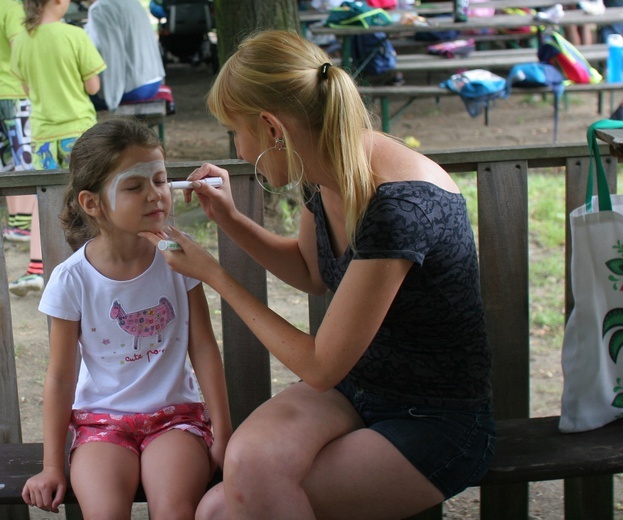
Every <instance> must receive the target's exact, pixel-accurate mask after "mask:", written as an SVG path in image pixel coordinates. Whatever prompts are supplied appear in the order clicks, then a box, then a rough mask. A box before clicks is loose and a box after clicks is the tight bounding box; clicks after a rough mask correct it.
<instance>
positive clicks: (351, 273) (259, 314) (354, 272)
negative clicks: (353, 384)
mask: <svg viewBox="0 0 623 520" xmlns="http://www.w3.org/2000/svg"><path fill="white" fill-rule="evenodd" d="M174 233H175V235H174V236H173V239H174V240H177V241H178V242H179V243H180V244H181V246H182V247H183V250H184V251H183V253H182V252H179V251H176V252H171V251H163V254H164V256H165V258H166V261H167V263H168V264H169V265H170V266H171V267H172V268H173V269H174V270H175V271H178V272H183V273H185V274H188V275H189V276H193V277H195V278H198V279H200V280H203V281H204V282H205V283H207V284H208V285H210V286H211V287H212V288H213V289H214V290H215V291H216V292H218V293H219V294H220V295H221V296H222V297H223V298H224V299H225V300H226V301H227V303H228V304H229V305H230V306H231V307H232V308H233V310H234V311H235V312H236V314H238V316H240V318H241V319H242V320H243V321H244V322H245V324H246V325H247V326H248V327H249V328H250V329H251V330H252V331H253V333H254V334H255V335H256V336H257V337H258V339H259V340H260V341H261V342H262V344H264V346H265V347H266V348H267V349H268V350H270V352H271V353H272V354H273V355H274V356H275V357H276V358H277V359H279V360H280V361H281V362H282V363H283V364H284V365H285V366H287V367H288V368H289V369H290V370H292V372H294V373H295V374H296V375H298V376H299V377H300V378H301V379H303V380H304V381H305V382H307V383H308V384H309V385H310V386H312V387H313V388H315V389H317V390H318V391H325V390H328V389H329V388H332V387H333V386H335V385H336V384H337V383H338V382H339V381H341V380H342V379H343V378H344V376H345V375H346V374H347V373H348V372H349V371H350V370H351V368H352V367H353V366H354V365H355V363H356V362H357V361H358V360H359V358H360V357H361V356H362V354H363V353H364V351H365V350H366V348H368V346H369V345H370V343H371V341H372V339H373V338H374V336H375V334H376V333H377V331H378V329H379V327H380V326H381V323H382V321H383V319H384V318H385V315H386V314H387V310H388V309H389V307H390V305H391V303H392V302H393V300H394V297H395V296H396V293H397V292H398V289H399V288H400V285H401V284H402V281H403V280H404V278H405V276H406V275H407V272H408V271H409V269H410V268H411V266H412V262H410V261H408V260H402V259H379V260H353V261H352V262H351V263H350V266H349V267H348V270H347V272H346V274H345V276H344V279H343V280H342V282H341V284H340V286H339V288H338V290H337V291H336V293H335V295H334V296H333V299H332V301H331V304H330V306H329V308H328V309H327V312H326V314H325V317H324V319H323V321H322V323H321V325H320V327H319V329H318V332H317V334H316V336H315V337H314V336H311V335H309V334H307V333H305V332H302V331H300V330H299V329H297V328H296V327H294V326H293V325H291V324H290V323H288V322H287V321H286V320H284V319H283V318H282V317H281V316H279V315H278V314H276V313H275V312H274V311H272V310H271V309H270V308H269V307H268V306H266V305H265V304H264V303H263V302H261V301H260V300H259V299H257V298H256V297H255V296H253V295H252V294H251V293H250V292H249V291H247V290H246V289H245V288H244V287H243V286H242V285H240V283H238V281H237V280H236V279H235V278H234V277H233V276H231V275H230V274H229V273H228V272H227V271H226V270H225V269H224V268H223V267H221V266H220V265H219V263H218V262H217V261H216V260H215V259H214V257H212V255H210V254H209V253H207V252H206V251H204V250H203V249H202V248H201V247H200V246H198V245H197V244H195V243H194V242H192V240H190V239H189V238H188V237H185V236H180V235H181V234H180V233H179V232H174ZM145 236H148V235H147V234H145ZM148 238H149V239H150V240H152V242H154V243H157V240H158V237H157V236H156V235H149V236H148Z"/></svg>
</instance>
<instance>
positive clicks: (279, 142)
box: [255, 136, 304, 195]
mask: <svg viewBox="0 0 623 520" xmlns="http://www.w3.org/2000/svg"><path fill="white" fill-rule="evenodd" d="M285 147H286V140H285V138H284V137H283V136H281V137H277V139H275V146H271V147H270V148H267V149H266V150H264V151H263V152H262V153H261V154H260V155H258V157H257V159H256V160H255V180H256V181H257V183H258V184H259V185H260V186H261V187H262V189H263V190H264V191H266V192H268V193H273V194H274V195H280V194H281V193H284V192H286V191H290V190H293V189H295V188H296V187H297V186H298V185H299V184H300V183H301V180H302V179H303V168H304V166H303V159H301V156H300V155H299V153H298V152H297V151H296V150H292V153H294V155H296V158H297V159H298V161H299V165H300V167H301V173H300V175H299V176H298V178H297V179H296V180H295V181H292V182H289V183H288V184H286V185H285V186H283V187H281V188H275V187H273V186H271V185H270V184H268V182H266V181H265V180H262V179H261V178H260V175H262V174H260V172H259V171H258V170H257V167H258V165H259V164H260V159H261V158H262V157H263V156H264V155H265V154H266V153H267V152H270V151H271V150H277V151H281V150H285ZM262 177H263V175H262Z"/></svg>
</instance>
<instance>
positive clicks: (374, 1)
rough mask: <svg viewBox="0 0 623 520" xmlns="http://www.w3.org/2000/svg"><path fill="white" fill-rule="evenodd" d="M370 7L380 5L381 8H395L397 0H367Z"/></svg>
mask: <svg viewBox="0 0 623 520" xmlns="http://www.w3.org/2000/svg"><path fill="white" fill-rule="evenodd" d="M366 3H367V4H368V5H369V6H370V7H378V8H381V9H395V8H396V0H366Z"/></svg>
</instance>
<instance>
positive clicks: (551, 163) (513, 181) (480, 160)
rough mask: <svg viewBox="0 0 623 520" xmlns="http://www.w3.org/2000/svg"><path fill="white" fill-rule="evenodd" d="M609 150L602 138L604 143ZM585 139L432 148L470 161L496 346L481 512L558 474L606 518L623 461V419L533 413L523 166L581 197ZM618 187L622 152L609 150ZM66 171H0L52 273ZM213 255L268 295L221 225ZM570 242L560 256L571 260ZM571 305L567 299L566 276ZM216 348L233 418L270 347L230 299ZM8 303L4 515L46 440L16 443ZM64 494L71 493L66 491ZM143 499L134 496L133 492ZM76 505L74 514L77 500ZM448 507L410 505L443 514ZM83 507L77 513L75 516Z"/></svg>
mask: <svg viewBox="0 0 623 520" xmlns="http://www.w3.org/2000/svg"><path fill="white" fill-rule="evenodd" d="M602 153H603V155H604V156H607V155H608V148H607V146H606V145H603V146H602ZM587 154H588V148H587V146H586V145H585V144H582V145H559V146H551V145H543V146H531V147H512V148H505V149H478V150H469V151H464V150H457V151H448V152H436V153H430V154H428V155H429V157H431V158H432V159H433V160H435V161H437V162H438V163H440V164H441V165H443V166H444V167H445V168H446V169H447V170H448V171H449V172H452V173H457V174H459V173H461V172H472V171H475V172H477V192H478V208H477V212H478V244H479V259H480V269H481V287H482V295H483V300H484V304H485V312H486V319H487V323H488V327H489V334H490V340H491V345H492V349H493V356H494V371H493V387H494V399H495V409H496V419H497V422H498V431H499V441H498V447H497V454H496V456H495V458H494V461H493V464H492V467H491V469H490V471H489V473H488V474H487V476H486V477H485V479H484V481H483V483H482V485H481V486H480V496H481V500H480V503H481V518H482V519H484V520H501V519H502V520H520V519H521V520H527V518H528V505H529V487H528V482H531V481H539V480H552V479H553V480H560V479H566V480H565V489H566V492H565V504H566V505H565V510H566V518H567V519H571V520H573V519H590V520H606V519H608V520H610V519H612V518H613V509H614V505H613V477H612V475H613V474H616V473H621V472H623V449H621V443H622V441H621V439H622V438H623V421H619V422H617V423H613V424H611V425H608V426H606V427H604V428H601V429H598V430H595V431H592V432H587V433H578V434H567V435H563V434H561V433H559V432H558V430H557V421H558V418H557V417H550V418H530V417H529V415H530V407H529V399H530V376H529V374H530V371H529V366H530V320H529V315H528V309H529V299H530V292H529V283H528V270H529V263H530V261H529V255H528V242H529V231H530V230H529V226H528V202H529V201H528V195H527V193H528V190H527V183H528V172H529V171H530V170H531V169H532V168H547V167H552V168H556V169H557V170H556V171H558V173H557V174H558V175H560V180H561V182H566V187H567V194H566V213H567V214H568V213H569V211H570V210H571V209H572V208H575V207H577V206H579V205H580V204H581V203H582V202H583V200H582V199H583V193H584V189H585V183H586V173H587V171H588V157H587ZM214 162H215V163H217V164H219V165H221V166H224V167H227V168H228V169H229V171H230V172H231V174H232V191H233V195H234V198H235V200H236V203H237V205H238V207H239V209H240V210H241V211H242V212H244V213H245V214H247V215H249V216H250V217H251V218H252V219H253V220H255V221H257V222H259V223H262V222H263V198H262V197H263V193H262V190H261V188H260V187H259V186H258V185H257V183H256V182H254V180H253V167H252V166H250V165H248V164H246V163H243V162H241V161H235V160H231V161H214ZM169 166H170V167H169V171H170V174H171V176H172V177H173V178H185V177H186V176H187V175H188V174H189V173H190V172H191V171H192V170H193V169H194V168H195V167H196V166H197V163H179V164H175V163H173V164H170V165H169ZM606 170H607V172H608V175H609V180H610V182H611V185H612V187H613V189H614V185H615V182H616V170H617V163H616V161H615V160H613V159H611V158H609V157H608V158H607V159H606ZM66 182H67V177H66V174H65V173H63V172H46V174H45V175H40V174H37V173H36V172H11V173H8V174H6V175H3V176H0V195H7V194H12V195H13V194H25V193H33V192H34V191H35V187H36V193H37V194H38V197H39V210H40V214H41V225H42V242H43V251H44V263H45V265H46V269H47V272H49V270H50V269H51V268H52V267H53V266H55V265H57V264H58V262H60V261H62V260H63V259H64V258H65V257H66V256H67V254H69V251H68V248H67V246H66V245H65V243H64V241H63V238H62V232H61V230H60V226H59V223H58V219H57V214H58V208H59V207H60V205H61V201H62V194H63V190H64V186H65V184H66ZM218 241H219V244H218V247H219V259H220V261H221V262H222V263H223V264H224V265H225V266H227V269H228V270H229V271H230V272H231V273H232V274H233V275H234V276H235V277H236V278H237V279H238V280H240V281H241V283H242V284H244V285H245V286H246V287H247V288H249V290H251V291H252V292H253V294H255V295H256V296H257V297H258V298H260V299H261V300H263V301H267V280H266V273H265V271H264V270H263V269H262V268H261V267H259V266H258V265H257V264H256V263H255V262H253V261H252V260H251V259H250V258H249V257H248V256H247V255H246V254H244V253H242V252H241V251H240V249H239V248H238V247H237V246H236V245H235V244H233V243H232V242H231V240H229V239H228V238H227V237H226V236H225V235H224V234H222V233H219V237H218ZM568 251H569V248H567V255H566V257H565V258H562V257H561V258H560V262H565V265H566V266H567V269H568V265H569V256H568ZM0 273H2V274H1V275H0V301H2V302H10V299H9V293H8V284H7V279H6V278H7V277H6V261H5V257H4V252H3V249H2V248H0ZM566 286H567V291H566V312H567V313H568V312H569V311H570V309H571V307H572V298H571V292H570V289H569V281H568V280H567V281H566ZM309 302H310V305H309V314H310V330H311V331H312V332H313V331H315V330H316V327H317V324H318V323H319V321H320V319H321V317H322V315H323V311H324V308H325V306H326V302H327V299H326V298H318V297H312V298H310V299H309ZM221 319H222V325H223V338H224V339H223V351H224V363H225V370H226V376H227V381H228V387H229V395H230V400H231V409H232V416H233V420H234V424H235V425H237V424H240V422H241V421H242V420H243V419H244V418H245V417H246V416H247V415H248V414H249V413H250V412H251V411H252V410H254V409H255V408H256V407H257V406H258V405H259V404H261V403H262V402H264V401H265V400H266V399H269V398H270V395H271V377H270V362H269V355H268V353H267V351H266V350H265V349H264V348H263V347H262V346H261V345H260V344H259V343H258V341H257V340H256V339H255V337H254V336H253V335H252V334H251V333H250V332H249V331H248V329H247V328H246V327H245V326H244V325H243V324H242V323H241V321H240V320H239V318H238V317H237V316H236V315H235V314H234V313H233V312H232V310H231V309H230V308H229V307H228V306H227V305H226V304H223V305H222V314H221ZM16 381H17V378H16V373H15V359H14V344H13V338H12V332H11V315H10V308H9V305H5V304H4V303H3V304H2V306H0V444H2V443H3V444H4V446H2V448H1V449H0V518H3V519H6V520H15V519H20V520H21V519H23V518H27V516H24V515H25V514H27V508H26V507H25V506H21V505H19V504H20V503H21V499H20V496H19V493H20V491H21V487H22V486H23V483H24V481H25V480H26V478H27V477H28V476H30V475H31V474H33V473H36V472H37V471H38V469H39V468H40V465H41V445H40V444H27V445H21V444H20V443H21V440H22V437H21V433H20V420H19V401H18V389H17V383H16ZM68 498H71V494H70V495H68ZM137 499H141V497H137ZM68 512H69V513H70V514H71V515H77V514H79V513H78V512H76V510H75V507H74V508H71V507H70V508H69V511H68ZM442 512H443V506H438V507H435V508H432V509H431V510H429V511H426V512H424V513H422V514H420V515H418V516H417V518H418V520H424V519H425V520H433V519H435V520H440V519H441V518H442ZM72 518H79V516H72Z"/></svg>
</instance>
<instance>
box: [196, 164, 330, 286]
mask: <svg viewBox="0 0 623 520" xmlns="http://www.w3.org/2000/svg"><path fill="white" fill-rule="evenodd" d="M207 176H218V177H221V178H222V179H223V185H222V186H221V187H220V188H213V187H211V186H206V185H203V184H202V185H198V187H197V188H196V189H195V190H194V191H195V193H196V194H197V198H198V199H199V202H200V204H201V206H202V208H203V211H204V212H205V214H206V215H207V217H208V218H209V219H210V220H213V221H214V222H216V223H217V224H218V226H219V227H220V228H221V230H222V231H224V232H225V233H226V234H227V235H228V236H229V237H230V238H231V239H232V240H233V241H234V242H236V244H238V245H239V246H240V247H241V248H242V249H243V250H244V251H246V252H247V253H248V254H249V255H250V256H251V257H252V258H253V259H254V260H255V261H256V262H257V263H258V264H260V265H261V266H262V267H264V268H265V269H266V270H267V271H269V272H271V273H272V274H274V275H275V276H276V277H277V278H279V279H280V280H283V281H284V282H285V283H287V284H288V285H291V286H292V287H295V288H297V289H299V290H301V291H304V292H306V293H310V294H323V293H325V292H326V290H327V288H326V286H325V285H324V283H323V282H322V279H321V278H320V273H319V271H318V261H317V258H316V248H315V243H316V236H315V233H316V230H315V224H314V219H313V216H312V214H311V213H310V212H309V211H308V210H307V209H306V208H305V207H303V209H302V215H301V225H300V230H299V236H298V239H296V238H288V237H282V236H279V235H277V234H275V233H272V232H270V231H268V230H267V229H265V228H263V227H262V226H260V225H259V224H257V223H256V222H254V221H253V220H251V219H250V218H248V217H246V216H245V215H243V214H242V213H240V212H239V211H238V210H237V208H236V206H235V204H234V201H233V198H232V195H231V186H230V182H229V174H228V173H227V171H226V170H224V169H222V168H219V167H217V166H214V165H213V164H208V163H206V164H203V165H202V166H201V167H200V168H198V169H197V170H195V171H194V172H193V173H192V175H191V176H190V177H189V180H193V179H202V178H204V177H207ZM187 195H188V197H187V200H190V199H189V197H190V192H189V193H187Z"/></svg>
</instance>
